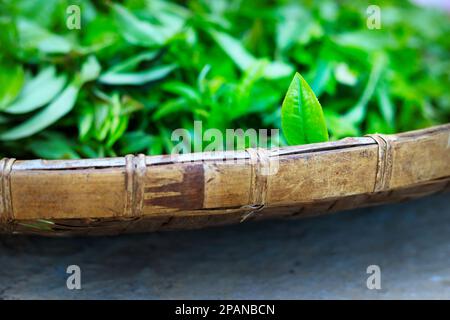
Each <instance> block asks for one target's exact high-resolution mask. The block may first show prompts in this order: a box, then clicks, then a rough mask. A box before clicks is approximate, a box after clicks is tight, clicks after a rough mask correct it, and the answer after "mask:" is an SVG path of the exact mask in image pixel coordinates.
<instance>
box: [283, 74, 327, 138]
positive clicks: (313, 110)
mask: <svg viewBox="0 0 450 320" xmlns="http://www.w3.org/2000/svg"><path fill="white" fill-rule="evenodd" d="M281 127H282V129H283V133H284V136H285V138H286V140H287V142H288V143H289V144H290V145H298V144H307V143H314V142H323V141H328V131H327V126H326V123H325V118H324V116H323V112H322V107H321V105H320V103H319V101H318V100H317V98H316V96H315V95H314V92H313V91H312V89H311V88H310V86H309V85H308V83H307V82H306V81H305V79H303V77H302V76H301V75H300V74H299V73H296V74H295V75H294V79H293V80H292V82H291V84H290V86H289V89H288V91H287V93H286V96H285V98H284V101H283V105H282V107H281Z"/></svg>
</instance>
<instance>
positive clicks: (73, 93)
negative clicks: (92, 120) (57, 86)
mask: <svg viewBox="0 0 450 320" xmlns="http://www.w3.org/2000/svg"><path fill="white" fill-rule="evenodd" d="M79 90H80V87H79V86H77V85H75V84H73V83H72V84H69V85H68V86H67V87H66V88H65V89H64V90H63V91H62V92H61V94H59V96H58V97H57V98H56V99H55V100H53V102H52V103H51V104H49V105H48V106H47V107H45V108H44V109H42V110H41V111H39V112H38V113H37V114H36V115H34V116H33V117H31V118H30V119H29V120H26V121H25V122H23V123H21V124H20V125H18V126H17V127H15V128H13V129H10V130H8V131H6V132H4V133H2V134H0V140H17V139H21V138H25V137H29V136H31V135H33V134H35V133H37V132H39V131H41V130H43V129H45V128H47V127H48V126H50V125H52V124H53V123H55V122H56V121H58V120H59V119H60V118H62V117H63V116H65V115H66V114H67V113H68V112H69V111H70V110H72V108H73V106H74V104H75V101H76V99H77V95H78V91H79Z"/></svg>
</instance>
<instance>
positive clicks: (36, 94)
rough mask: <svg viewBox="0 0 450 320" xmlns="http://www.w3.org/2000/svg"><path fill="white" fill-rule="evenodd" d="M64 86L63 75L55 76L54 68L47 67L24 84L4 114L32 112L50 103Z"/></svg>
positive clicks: (64, 79) (64, 78)
mask: <svg viewBox="0 0 450 320" xmlns="http://www.w3.org/2000/svg"><path fill="white" fill-rule="evenodd" d="M65 84H66V77H65V76H64V75H61V76H57V75H56V68H55V67H54V66H51V67H47V68H45V69H43V70H42V71H41V72H40V73H39V74H37V75H36V77H34V78H33V79H31V80H30V81H28V82H26V83H25V86H24V87H23V89H22V91H21V93H20V95H19V97H18V98H17V99H16V100H15V101H14V103H12V104H11V105H9V106H8V107H7V108H6V109H5V110H4V112H7V113H12V114H20V113H27V112H31V111H34V110H36V109H38V108H40V107H42V106H43V105H45V104H47V103H49V102H50V101H52V100H53V98H55V96H56V95H57V94H58V93H59V92H61V90H62V88H63V87H64V85H65Z"/></svg>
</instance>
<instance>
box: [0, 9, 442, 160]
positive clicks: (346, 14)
mask: <svg viewBox="0 0 450 320" xmlns="http://www.w3.org/2000/svg"><path fill="white" fill-rule="evenodd" d="M73 4H77V5H79V6H80V8H81V17H82V21H81V29H80V30H77V29H74V30H69V29H68V28H67V26H66V20H67V18H68V14H67V13H66V10H67V7H68V6H70V5H73ZM369 4H370V3H369V2H366V1H351V0H349V1H339V2H338V1H325V0H324V1H294V0H293V1H288V0H278V1H275V0H270V1H269V0H266V1H264V0H189V1H161V0H125V1H117V2H113V1H93V0H92V1H89V0H84V1H81V0H80V1H72V0H71V1H65V0H35V1H27V0H4V1H2V2H1V4H0V30H1V32H0V150H1V156H9V157H12V156H14V157H17V158H30V157H42V158H49V159H52V158H86V157H102V156H116V155H124V154H127V153H136V152H143V153H147V154H160V153H166V152H170V150H171V149H172V148H173V144H174V142H173V141H171V139H170V137H171V132H172V130H174V129H176V128H186V129H188V130H193V129H192V128H193V121H194V120H201V121H202V122H203V129H208V128H217V129H219V130H225V129H226V128H242V129H244V130H245V129H246V128H281V108H280V106H281V103H282V102H283V98H284V94H285V92H286V89H287V88H288V87H289V84H290V83H291V80H292V78H293V77H294V74H295V71H299V72H300V73H301V74H302V75H303V76H304V78H305V79H306V81H307V82H308V83H310V84H311V88H312V90H313V91H314V93H315V95H316V96H317V97H318V98H319V100H320V102H321V104H322V106H323V113H324V117H325V121H326V124H327V126H328V130H329V132H328V133H327V132H326V131H325V132H324V131H323V130H322V129H318V130H316V131H314V127H315V125H314V123H315V122H314V121H313V122H309V123H307V127H306V129H307V130H312V132H313V134H312V136H311V135H310V136H309V137H306V136H304V133H303V132H302V131H301V130H302V128H299V127H296V125H295V123H294V124H293V125H292V126H290V125H289V126H288V127H289V128H290V129H292V130H293V133H292V134H289V133H287V134H286V132H285V136H292V137H293V138H288V139H287V140H288V141H285V140H283V141H282V143H284V144H285V143H287V142H289V143H290V144H298V143H305V142H306V143H307V142H314V141H317V140H321V139H324V137H325V138H326V137H327V136H328V134H329V135H330V138H331V139H339V138H342V137H346V136H359V135H362V134H365V133H373V132H382V133H394V132H400V131H406V130H412V129H417V128H423V127H427V126H431V125H434V124H438V123H445V122H448V121H449V118H450V96H449V95H450V93H449V90H448V88H449V83H450V59H449V52H450V38H449V37H448V34H450V23H449V17H448V15H446V14H445V13H443V12H438V11H436V10H430V9H424V8H417V7H414V6H413V5H411V4H409V3H408V2H406V1H378V3H377V5H379V6H380V8H381V19H382V20H381V23H382V25H381V29H379V30H377V29H375V30H369V29H368V28H367V26H366V18H367V15H366V9H367V7H368V6H369ZM302 81H305V80H304V79H303V78H301V77H300V76H295V77H294V81H292V83H293V85H294V86H296V85H299V84H302V83H303V82H302ZM295 83H297V84H295ZM305 83H306V82H305ZM291 86H292V84H291ZM298 88H302V87H298ZM308 88H309V87H308ZM308 92H309V91H308ZM306 94H307V96H306V97H309V98H310V99H312V100H311V101H314V103H315V101H316V100H314V99H315V98H314V99H313V98H312V97H314V94H312V95H310V93H306ZM292 106H293V105H291V107H292ZM287 108H288V107H285V108H283V110H287ZM293 108H294V109H292V110H291V113H290V115H288V116H287V118H290V119H291V120H292V119H294V118H295V112H297V113H298V110H297V111H296V109H295V106H294V107H293ZM319 108H320V105H319ZM283 112H284V111H283ZM320 114H322V113H320ZM292 115H294V116H293V118H292ZM297 116H301V114H300V113H298V114H297ZM285 118H286V116H285ZM316 120H317V119H316ZM289 121H290V120H289ZM317 121H321V119H318V120H317ZM308 126H309V127H308ZM284 127H285V126H284ZM289 128H288V129H287V130H288V131H289V130H290V129H289ZM310 132H311V131H310ZM311 137H312V138H311Z"/></svg>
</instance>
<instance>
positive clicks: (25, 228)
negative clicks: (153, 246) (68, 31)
mask: <svg viewBox="0 0 450 320" xmlns="http://www.w3.org/2000/svg"><path fill="white" fill-rule="evenodd" d="M0 171H1V183H0V188H1V193H0V201H1V203H0V229H1V231H2V232H3V233H13V234H17V233H19V234H39V235H45V236H67V235H105V234H121V233H130V232H149V231H156V230H169V229H191V228H200V227H209V226H217V225H224V224H232V223H242V222H248V221H251V220H259V219H265V218H273V217H307V216H313V215H319V214H327V213H331V212H336V211H340V210H346V209H351V208H359V207H364V206H370V205H377V204H382V203H389V202H397V201H404V200H409V199H411V198H416V197H421V196H425V195H428V194H432V193H436V192H445V191H449V190H450V124H445V125H441V126H435V127H430V128H427V129H424V130H417V131H410V132H405V133H400V134H395V135H381V134H374V135H368V136H365V137H359V138H346V139H343V140H339V141H335V142H326V143H316V144H308V145H301V146H292V147H283V148H277V149H270V150H268V149H247V150H243V151H234V152H212V153H192V154H183V155H177V156H173V155H163V156H145V155H137V156H135V155H127V156H126V157H121V158H105V159H83V160H24V161H20V160H15V159H8V158H4V159H2V160H1V163H0Z"/></svg>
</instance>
